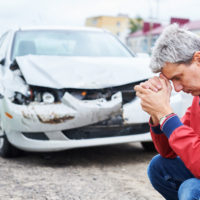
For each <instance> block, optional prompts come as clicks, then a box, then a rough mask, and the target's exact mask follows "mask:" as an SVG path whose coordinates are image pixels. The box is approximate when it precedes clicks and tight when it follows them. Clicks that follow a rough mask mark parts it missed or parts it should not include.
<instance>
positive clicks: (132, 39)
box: [126, 18, 200, 54]
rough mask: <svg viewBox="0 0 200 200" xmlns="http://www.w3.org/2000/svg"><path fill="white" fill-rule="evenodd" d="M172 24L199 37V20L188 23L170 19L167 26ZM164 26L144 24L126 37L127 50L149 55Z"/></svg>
mask: <svg viewBox="0 0 200 200" xmlns="http://www.w3.org/2000/svg"><path fill="white" fill-rule="evenodd" d="M172 23H177V24H179V25H180V26H184V27H187V28H188V30H190V31H192V32H195V33H197V34H199V35H200V20H199V21H190V20H189V19H182V18H171V19H170V23H169V24H172ZM145 24H146V25H145ZM145 26H146V27H145ZM166 26H167V25H161V24H155V23H150V22H147V23H146V22H144V26H143V29H142V30H140V31H137V32H135V33H132V34H130V35H129V36H128V37H127V41H126V43H127V45H128V46H129V48H130V49H131V50H132V51H133V52H135V53H148V54H150V53H151V48H152V47H153V45H154V44H155V41H156V40H157V38H158V37H159V35H160V34H161V33H162V31H163V29H164V28H165V27H166Z"/></svg>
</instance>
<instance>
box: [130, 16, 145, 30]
mask: <svg viewBox="0 0 200 200" xmlns="http://www.w3.org/2000/svg"><path fill="white" fill-rule="evenodd" d="M142 26H143V19H142V18H141V17H136V18H135V19H130V32H131V33H134V32H136V31H138V30H141V29H142Z"/></svg>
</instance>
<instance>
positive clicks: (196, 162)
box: [150, 97, 200, 178]
mask: <svg viewBox="0 0 200 200" xmlns="http://www.w3.org/2000/svg"><path fill="white" fill-rule="evenodd" d="M150 127H151V128H150V132H151V136H152V139H153V142H154V145H155V147H156V149H157V151H158V152H159V153H160V155H162V156H163V157H165V158H175V157H176V156H177V155H178V156H179V157H180V158H181V160H182V161H183V162H184V164H185V166H186V167H187V168H188V169H189V170H190V171H191V172H192V174H193V175H194V176H195V177H197V178H200V104H199V97H194V99H193V102H192V105H191V106H190V107H189V108H188V109H187V111H186V113H185V115H184V116H183V117H182V119H181V121H180V119H179V118H178V117H177V116H174V117H171V118H170V119H169V120H168V121H167V122H166V121H165V122H164V125H163V124H162V125H161V127H160V126H152V125H151V124H150ZM161 130H162V131H161Z"/></svg>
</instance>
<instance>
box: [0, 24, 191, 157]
mask: <svg viewBox="0 0 200 200" xmlns="http://www.w3.org/2000/svg"><path fill="white" fill-rule="evenodd" d="M148 64H149V57H135V56H134V55H133V54H132V53H131V52H130V51H129V50H128V49H127V48H126V47H125V46H124V45H123V44H122V43H121V42H120V41H119V40H118V39H117V38H116V37H114V36H113V35H111V34H110V33H109V32H107V31H103V30H99V29H89V28H82V29H64V28H24V29H23V28H20V29H17V30H11V31H8V32H6V33H5V34H3V36H2V37H1V38H0V94H1V96H0V98H1V99H0V104H1V105H0V119H1V132H0V154H1V156H3V157H11V156H15V155H17V154H18V153H19V152H20V150H24V151H35V152H48V151H60V150H66V149H71V148H78V147H89V146H99V145H108V144H118V143H127V142H138V141H139V142H142V144H143V146H144V147H146V148H148V147H149V146H148V145H149V143H148V142H150V141H151V138H150V134H149V126H148V119H149V117H148V115H147V114H146V113H144V112H143V111H142V110H141V107H140V102H139V99H138V98H137V97H136V96H135V92H134V90H133V87H134V85H135V84H138V83H140V82H141V81H144V80H145V79H147V78H149V77H151V76H152V73H151V71H150V69H149V67H148ZM182 95H183V94H181V93H179V94H174V95H173V97H172V103H173V106H174V108H175V110H176V111H177V112H178V113H179V114H180V115H182V114H183V113H184V111H185V109H186V107H187V106H188V102H190V101H189V100H188V97H187V98H184V99H183V98H182Z"/></svg>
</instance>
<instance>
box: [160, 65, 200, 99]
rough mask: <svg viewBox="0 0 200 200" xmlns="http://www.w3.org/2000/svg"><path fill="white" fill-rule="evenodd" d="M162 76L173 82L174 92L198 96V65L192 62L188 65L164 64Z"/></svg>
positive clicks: (199, 90)
mask: <svg viewBox="0 0 200 200" xmlns="http://www.w3.org/2000/svg"><path fill="white" fill-rule="evenodd" d="M162 74H163V75H164V76H165V77H166V78H167V79H168V80H171V81H172V82H173V85H174V89H175V91H176V92H180V91H183V92H186V93H190V94H192V95H193V96H198V95H200V65H199V63H198V62H195V61H193V62H192V63H191V64H190V65H186V64H174V63H166V64H165V66H164V67H163V68H162Z"/></svg>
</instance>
